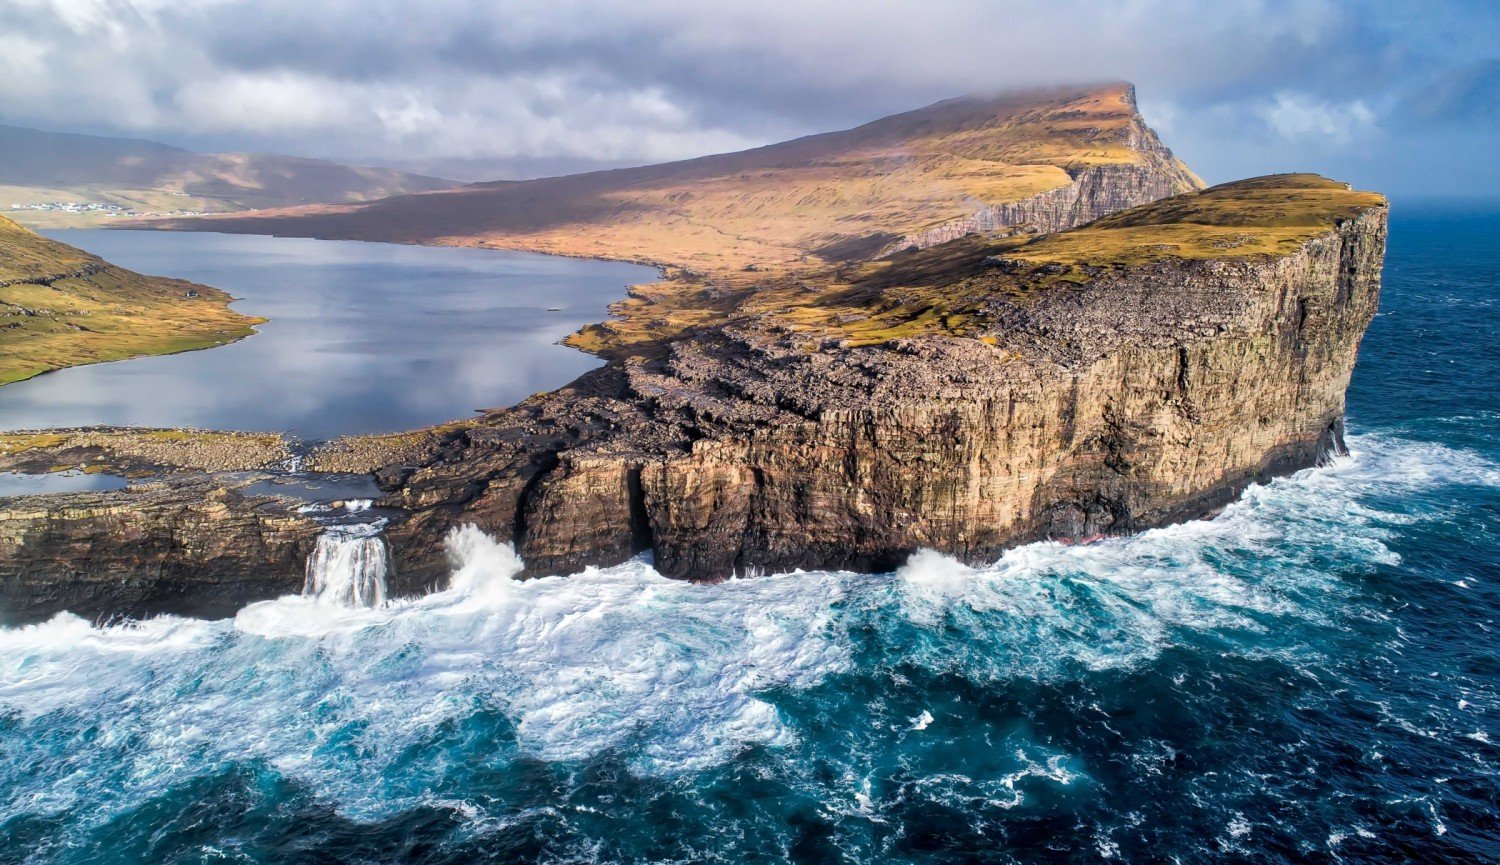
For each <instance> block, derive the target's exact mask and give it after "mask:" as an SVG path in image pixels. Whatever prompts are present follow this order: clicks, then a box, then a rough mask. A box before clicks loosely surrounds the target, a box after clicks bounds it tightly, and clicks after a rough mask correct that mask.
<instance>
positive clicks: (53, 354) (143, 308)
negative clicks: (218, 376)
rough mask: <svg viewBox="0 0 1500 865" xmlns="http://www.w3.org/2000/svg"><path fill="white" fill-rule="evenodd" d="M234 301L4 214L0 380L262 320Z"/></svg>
mask: <svg viewBox="0 0 1500 865" xmlns="http://www.w3.org/2000/svg"><path fill="white" fill-rule="evenodd" d="M233 300H234V298H232V297H230V296H229V295H228V294H226V293H225V292H222V291H219V290H218V289H215V288H209V287H208V286H203V285H196V284H194V283H190V282H186V281H183V280H180V279H166V278H162V277H154V276H142V275H141V274H138V273H135V272H133V271H129V270H126V269H124V268H122V267H116V266H114V265H112V264H110V263H108V262H106V261H104V260H103V259H101V258H99V257H97V256H94V255H90V254H88V253H86V252H84V251H82V250H80V249H75V248H74V247H71V246H68V245H67V244H64V243H58V242H57V241H54V240H49V239H47V238H45V237H42V236H41V235H39V234H36V233H35V232H32V231H30V230H28V229H26V228H23V227H22V226H20V225H17V224H16V223H14V222H12V221H11V220H9V219H6V218H4V217H0V384H8V383H10V382H14V381H21V380H22V379H27V378H31V377H32V376H36V375H40V374H41V373H44V372H50V371H52V370H55V369H62V368H64V367H69V366H80V365H83V364H89V363H102V362H104V361H111V360H123V359H125V358H130V357H139V356H142V355H152V354H172V353H174V352H180V351H191V350H193V349H199V348H211V347H213V346H216V345H222V344H224V343H226V342H232V341H234V340H237V339H242V338H244V337H246V336H249V335H250V334H251V333H254V326H255V325H257V324H260V323H262V322H264V321H265V319H261V318H253V317H250V316H245V315H241V314H239V313H238V312H235V311H234V310H232V309H230V308H229V304H230V302H231V301H233Z"/></svg>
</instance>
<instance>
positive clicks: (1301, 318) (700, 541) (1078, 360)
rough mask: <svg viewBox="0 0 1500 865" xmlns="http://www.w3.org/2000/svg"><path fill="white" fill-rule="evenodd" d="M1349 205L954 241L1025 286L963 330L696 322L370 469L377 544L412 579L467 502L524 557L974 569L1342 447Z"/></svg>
mask: <svg viewBox="0 0 1500 865" xmlns="http://www.w3.org/2000/svg"><path fill="white" fill-rule="evenodd" d="M1351 195H1352V194H1351ZM1365 204H1368V205H1369V206H1365ZM1365 204H1361V205H1359V206H1356V207H1354V208H1352V209H1350V210H1348V211H1347V214H1348V215H1347V216H1339V217H1336V218H1330V220H1329V222H1328V227H1327V228H1326V230H1322V231H1317V232H1315V233H1311V234H1307V235H1306V236H1305V237H1302V238H1301V239H1294V238H1287V237H1282V236H1280V235H1278V236H1277V237H1276V238H1275V240H1276V243H1277V244H1278V245H1279V247H1280V248H1282V249H1283V252H1281V253H1279V254H1257V255H1245V256H1235V255H1231V254H1229V253H1228V252H1227V249H1228V248H1232V245H1233V244H1235V243H1239V244H1242V245H1250V244H1252V243H1258V242H1260V240H1250V239H1246V238H1248V237H1249V236H1250V235H1249V234H1245V233H1241V234H1238V235H1236V234H1234V233H1233V231H1240V230H1241V228H1242V227H1236V228H1233V229H1231V233H1230V234H1229V235H1228V237H1229V238H1230V239H1229V240H1225V241H1215V243H1219V242H1224V243H1227V244H1230V246H1229V247H1226V252H1225V253H1223V257H1221V258H1212V257H1209V258H1193V257H1186V258H1181V257H1175V256H1164V257H1161V258H1157V259H1155V260H1149V261H1145V262H1143V263H1139V264H1130V265H1128V266H1125V267H1120V268H1114V269H1109V270H1107V271H1101V272H1099V273H1098V274H1096V275H1095V276H1093V277H1092V278H1090V279H1088V280H1087V281H1083V282H1072V281H1070V280H1068V279H1065V278H1064V279H1059V278H1057V274H1056V273H1055V271H1056V270H1057V269H1058V268H1060V267H1062V265H1059V264H1056V263H1042V264H1038V263H1037V262H1036V261H1030V260H1027V259H1025V258H1014V259H1008V258H1005V257H1003V256H999V257H997V256H995V255H986V254H984V253H985V252H986V251H987V250H985V249H983V248H976V249H974V250H972V254H971V256H970V257H971V258H972V257H976V256H977V257H978V261H979V263H980V264H981V265H984V266H987V267H988V268H989V269H991V270H994V271H999V272H1001V273H1002V274H1005V279H1003V280H1002V282H1003V283H1004V284H1006V285H1010V286H1012V287H1013V288H1014V287H1017V286H1020V287H1022V289H1023V290H1022V291H1021V293H1020V294H1019V295H1017V296H1012V295H1010V294H1006V293H1003V292H994V293H986V292H980V293H978V294H977V295H976V302H975V303H976V305H975V307H974V308H972V309H969V310H967V311H966V313H965V314H967V315H973V316H979V317H982V318H983V320H984V323H982V324H981V325H978V326H977V327H976V328H975V329H974V330H973V332H972V333H970V334H969V335H967V336H963V337H960V336H956V335H953V334H951V333H946V332H929V333H918V334H914V335H910V336H903V337H901V338H899V339H897V340H894V341H892V342H890V343H888V344H885V345H880V346H865V347H851V346H850V345H848V343H847V341H845V342H842V343H835V342H833V341H832V338H830V337H823V338H822V340H823V341H822V342H815V343H811V344H810V343H809V342H808V339H809V338H810V336H811V335H812V334H815V333H816V330H814V331H812V332H811V334H810V333H808V332H798V331H789V330H786V329H783V328H778V327H776V326H774V325H773V324H770V323H768V322H767V320H766V319H765V318H764V317H762V318H759V319H756V320H753V321H744V322H737V323H735V324H732V325H729V326H725V327H722V328H719V329H716V330H713V331H709V332H704V331H699V332H696V333H695V334H694V335H693V338H691V339H683V340H679V341H676V342H673V343H672V344H670V346H668V350H667V352H666V353H665V355H664V356H663V357H659V358H656V359H649V360H636V361H631V362H627V363H623V364H618V365H616V366H615V367H613V368H610V369H606V370H602V371H600V372H598V373H596V374H593V375H591V376H587V377H585V379H583V380H580V382H579V383H577V384H576V385H575V386H573V387H571V388H568V389H564V390H563V391H559V392H557V393H556V394H551V395H546V396H543V397H539V398H535V399H533V400H531V401H529V402H528V403H525V404H522V405H521V406H519V407H517V408H516V409H513V410H510V411H506V412H502V413H498V414H495V415H492V416H490V417H487V418H485V419H484V420H483V421H481V422H480V423H479V424H478V425H476V426H474V427H470V428H468V429H466V430H462V431H455V432H453V433H451V434H450V435H449V436H447V437H446V438H444V439H442V440H441V441H440V442H435V443H434V445H433V447H432V449H431V450H430V451H429V453H428V454H427V455H426V457H424V458H423V459H421V460H419V461H418V464H416V465H407V466H399V467H390V468H387V469H386V470H384V471H383V473H382V478H383V479H384V481H385V484H386V486H387V487H388V488H389V489H390V491H391V492H390V496H389V497H388V499H387V503H388V504H391V505H395V506H399V507H403V508H406V509H408V510H410V511H411V512H412V513H413V514H414V516H413V518H412V519H411V520H410V521H408V522H407V523H406V524H405V525H403V526H401V527H399V528H397V529H396V530H394V531H395V534H394V536H393V540H394V547H395V549H396V551H397V556H398V558H400V559H402V560H403V562H402V567H403V568H404V569H405V570H406V571H408V572H422V573H430V574H432V575H434V576H436V575H437V574H438V572H439V570H440V569H441V564H440V558H439V557H438V555H437V552H438V550H437V545H436V544H437V539H438V538H440V537H441V535H442V532H443V530H444V529H446V528H447V527H450V526H453V525H457V524H460V523H464V522H474V523H477V524H478V525H480V526H481V527H482V528H484V529H485V530H487V531H489V532H491V533H493V534H495V535H497V536H499V537H501V538H508V539H513V540H515V541H516V544H517V547H518V549H519V550H520V551H521V552H522V555H523V556H524V558H525V559H526V562H527V567H528V570H529V571H530V572H531V573H538V574H540V573H558V572H568V571H572V570H577V569H578V568H580V567H583V566H585V565H589V564H609V563H612V562H617V561H620V560H623V559H624V558H626V557H628V556H629V555H631V554H632V553H633V552H635V551H638V550H641V549H645V548H652V549H654V551H655V561H656V566H657V568H658V569H659V570H661V571H662V572H663V573H665V574H668V575H671V576H678V577H690V578H714V577H722V576H726V575H729V574H732V573H735V572H743V571H746V570H751V569H763V570H786V569H789V568H795V567H804V568H812V567H820V568H824V567H841V568H842V567H847V568H856V569H884V568H889V567H891V566H893V565H895V564H897V563H898V562H899V561H901V560H902V559H903V558H904V557H905V556H906V555H908V554H909V553H911V552H912V551H913V550H915V549H916V548H918V547H931V548H934V549H938V550H941V551H943V552H947V553H951V554H953V555H956V556H958V557H960V558H963V559H967V560H971V561H980V560H984V559H987V558H991V557H993V556H995V555H996V554H997V553H998V552H999V551H1000V550H1002V549H1004V548H1006V547H1009V546H1012V545H1014V544H1017V543H1021V542H1025V541H1030V540H1036V539H1041V538H1059V539H1070V540H1079V539H1087V538H1090V537H1093V536H1097V535H1104V534H1113V533H1121V532H1129V531H1137V530H1140V529H1143V528H1147V527H1151V526H1155V525H1161V524H1164V523H1167V522H1172V521H1176V520H1181V519H1186V518H1190V517H1195V516H1200V515H1203V514H1205V513H1208V512H1211V511H1213V510H1214V509H1216V508H1217V507H1220V506H1222V505H1223V504H1225V503H1226V502H1228V501H1229V500H1230V499H1231V498H1233V496H1235V495H1236V494H1237V493H1238V492H1239V491H1240V490H1241V489H1243V487H1244V486H1246V485H1247V484H1249V483H1250V482H1252V481H1255V480H1263V479H1266V478H1268V477H1271V476H1273V475H1277V474H1284V473H1287V472H1290V471H1293V470H1296V469H1299V468H1304V467H1308V466H1312V465H1314V464H1316V463H1317V462H1318V461H1319V460H1320V459H1322V458H1324V457H1325V456H1327V455H1328V454H1330V453H1332V452H1335V451H1337V450H1338V449H1339V448H1341V447H1342V442H1341V438H1340V428H1341V423H1342V417H1343V410H1344V391H1345V388H1346V387H1347V384H1348V380H1349V376H1350V373H1351V372H1352V369H1353V366H1354V361H1355V357H1356V353H1357V348H1358V344H1359V340H1360V337H1361V336H1362V334H1363V332H1364V330H1365V327H1366V326H1367V325H1368V323H1369V321H1370V320H1371V318H1372V317H1373V315H1374V313H1375V310H1376V308H1377V305H1378V302H1379V285H1380V268H1381V261H1382V257H1383V252H1384V242H1385V209H1384V207H1383V205H1380V204H1372V203H1370V202H1369V201H1368V199H1366V201H1365ZM1205 230H1206V229H1205ZM1154 237H1155V235H1153V234H1151V233H1150V232H1148V233H1147V236H1146V242H1145V247H1147V248H1149V247H1153V246H1156V245H1157V244H1155V243H1153V242H1150V241H1152V240H1153V239H1154ZM1235 238H1239V239H1235ZM1263 239H1264V238H1261V240H1263ZM1070 240H1073V239H1071V238H1070ZM918 266H919V269H920V264H919V265H918ZM1017 273H1019V276H1017ZM1014 280H1019V282H1016V281H1014ZM1038 281H1039V282H1038ZM1027 285H1030V286H1032V289H1033V290H1030V291H1027V290H1024V287H1025V286H1027ZM970 290H972V287H971V289H970ZM976 337H977V338H976ZM835 349H836V350H835Z"/></svg>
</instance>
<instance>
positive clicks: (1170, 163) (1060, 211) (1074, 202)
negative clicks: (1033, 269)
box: [882, 97, 1202, 254]
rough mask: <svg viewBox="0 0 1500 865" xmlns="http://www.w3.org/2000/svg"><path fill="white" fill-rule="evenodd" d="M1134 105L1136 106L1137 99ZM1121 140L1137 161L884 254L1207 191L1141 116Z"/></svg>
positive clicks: (1047, 228)
mask: <svg viewBox="0 0 1500 865" xmlns="http://www.w3.org/2000/svg"><path fill="white" fill-rule="evenodd" d="M1131 102H1132V104H1134V98H1133V97H1132V99H1131ZM1121 136H1122V137H1123V138H1124V139H1125V141H1126V147H1128V148H1129V149H1130V150H1131V151H1133V152H1135V153H1137V154H1139V156H1138V158H1137V161H1135V162H1129V163H1115V164H1105V165H1094V166H1089V167H1085V168H1075V169H1072V170H1070V171H1069V172H1068V175H1069V177H1070V178H1071V182H1070V183H1068V184H1067V185H1066V186H1060V187H1057V188H1056V189H1049V190H1047V191H1045V192H1039V193H1037V194H1036V195H1032V196H1028V197H1026V198H1022V199H1019V200H1016V201H1002V202H998V203H994V204H985V205H982V206H980V207H979V208H978V209H977V210H975V211H974V213H972V214H971V215H969V216H966V217H964V218H962V219H956V220H953V221H951V222H945V223H943V224H942V225H938V226H935V227H933V228H928V229H925V230H923V231H919V232H915V233H912V234H908V235H906V236H905V237H903V238H901V239H900V240H897V241H895V242H894V243H891V244H890V245H889V246H887V247H886V248H885V249H884V250H882V252H883V253H884V254H889V253H893V252H896V251H898V250H902V249H907V248H910V247H916V248H918V249H925V248H926V247H929V246H934V245H936V244H939V243H947V242H948V241H950V240H957V239H958V238H960V237H963V236H965V235H968V234H980V233H987V232H997V231H1005V230H1007V229H1009V230H1020V231H1030V232H1034V233H1040V234H1051V233H1053V232H1058V231H1067V230H1068V229H1070V228H1076V227H1078V226H1080V225H1083V224H1085V223H1089V222H1093V221H1094V220H1096V219H1099V218H1100V217H1103V216H1107V215H1109V214H1111V213H1116V212H1118V211H1121V210H1126V209H1129V208H1131V207H1137V206H1139V205H1142V204H1149V203H1151V202H1153V201H1156V200H1157V199H1161V198H1166V197H1167V196H1170V195H1177V194H1178V193H1182V192H1188V191H1190V190H1193V189H1197V188H1199V187H1200V186H1202V183H1201V182H1200V181H1199V180H1198V178H1197V176H1196V175H1194V174H1193V173H1192V172H1191V171H1189V170H1188V169H1187V167H1186V166H1184V165H1183V164H1182V163H1181V162H1180V161H1178V160H1177V158H1176V157H1174V156H1173V155H1172V151H1170V150H1168V149H1167V147H1166V145H1164V144H1162V143H1161V139H1160V138H1158V137H1157V135H1156V132H1155V131H1153V130H1152V129H1151V127H1149V126H1147V125H1146V124H1145V123H1144V122H1142V121H1141V120H1140V118H1139V116H1137V117H1134V118H1132V121H1131V123H1130V124H1129V126H1128V127H1126V129H1125V130H1123V131H1122V133H1121Z"/></svg>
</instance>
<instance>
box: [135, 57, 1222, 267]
mask: <svg viewBox="0 0 1500 865" xmlns="http://www.w3.org/2000/svg"><path fill="white" fill-rule="evenodd" d="M1148 162H1149V163H1150V164H1151V165H1152V166H1153V168H1159V169H1160V170H1161V171H1163V172H1167V173H1168V174H1170V175H1171V176H1172V177H1173V178H1174V179H1175V181H1176V182H1177V185H1178V186H1179V187H1180V190H1181V191H1186V190H1188V189H1191V188H1195V187H1196V186H1199V185H1201V184H1200V183H1199V182H1198V181H1197V178H1196V177H1194V176H1193V175H1192V173H1191V172H1189V171H1188V170H1187V169H1186V168H1185V167H1183V166H1182V164H1181V163H1180V162H1178V161H1177V160H1176V159H1175V158H1172V157H1171V155H1170V153H1169V152H1167V151H1166V149H1165V148H1164V147H1161V144H1160V142H1159V141H1158V140H1157V139H1156V136H1155V134H1154V133H1152V132H1151V130H1150V129H1149V128H1148V127H1147V126H1146V125H1145V123H1144V121H1143V120H1142V119H1141V117H1140V115H1139V114H1138V113H1137V111H1136V106H1135V98H1134V91H1133V89H1132V88H1131V87H1130V85H1128V84H1124V83H1116V84H1108V85H1103V86H1092V87H1077V88H1068V89H1061V90H1047V91H1032V92H1025V93H1012V94H1008V95H1003V96H996V97H964V98H960V99H952V100H948V101H946V102H940V103H937V104H936V105H932V106H928V107H927V108H923V109H919V110H916V111H911V112H907V113H905V114H898V115H894V116H891V117H887V118H884V119H882V120H877V121H875V122H873V123H869V124H866V125H864V126H861V127H858V128H856V129H850V130H845V131H842V132H831V133H825V134H822V135H814V136H809V137H807V138H800V139H797V140H795V141H788V142H784V143H781V144H775V145H771V146H768V147H761V148H757V149H754V150H747V151H744V152H740V153H730V154H722V155H717V156H707V157H702V158H699V159H691V160H686V161H683V162H674V163H668V164H665V165H654V166H646V167H642V168H630V169H620V170H616V171H601V172H593V173H590V174H579V175H572V176H568V177H554V178H545V179H541V180H530V181H522V182H500V183H482V184H474V185H471V186H465V187H462V188H459V189H455V190H449V191H443V192H434V193H427V194H423V195H408V196H399V197H396V198H389V199H384V200H381V201H374V202H368V203H364V204H355V205H345V206H317V207H308V208H296V209H288V210H281V211H271V212H262V213H258V214H254V215H236V216H232V217H215V218H211V219H210V220H208V221H203V220H180V221H173V222H169V223H164V225H165V227H173V228H181V229H187V230H202V229H204V228H210V229H212V230H215V231H235V232H247V233H262V234H281V235H298V236H310V237H326V238H351V239H359V240H386V241H396V242H406V243H440V244H453V245H471V246H472V245H478V246H494V247H504V248H514V249H527V250H533V251H538V252H548V253H558V254H564V255H578V256H589V257H599V258H615V259H623V260H633V261H649V262H654V263H660V264H672V265H676V266H679V267H683V268H687V269H691V270H695V271H701V272H705V273H711V274H713V275H714V276H715V278H716V279H717V280H718V281H720V282H725V281H728V282H737V283H744V282H748V281H754V280H757V279H760V278H761V277H760V276H753V275H752V276H746V275H744V274H745V273H747V271H746V268H747V267H753V268H755V271H758V272H762V273H764V272H772V273H788V272H792V271H796V270H802V269H808V268H814V269H816V268H820V267H821V266H822V265H823V261H822V259H820V258H819V257H818V253H819V252H825V253H826V250H827V249H829V248H830V247H837V246H839V245H850V244H853V245H856V246H858V245H859V244H860V242H861V241H866V242H867V245H873V248H871V249H870V250H869V251H870V252H873V251H874V250H875V249H878V248H879V247H880V245H881V238H887V240H886V242H889V240H892V239H895V238H896V237H900V236H902V235H905V234H909V233H913V232H917V231H922V230H925V229H928V228H931V227H934V226H937V225H942V224H945V223H948V222H951V221H953V220H955V219H961V218H964V217H967V216H969V215H971V214H972V213H973V212H974V211H975V210H976V209H977V208H979V207H981V206H984V205H990V204H997V203H1003V202H1012V201H1018V200H1022V199H1025V198H1028V197H1030V196H1034V195H1037V194H1039V193H1042V192H1045V191H1047V190H1051V189H1056V188H1058V187H1062V186H1066V185H1068V184H1069V183H1071V182H1072V175H1073V174H1074V173H1076V172H1079V171H1082V170H1084V169H1087V168H1090V167H1095V166H1101V165H1112V164H1147V163H1148Z"/></svg>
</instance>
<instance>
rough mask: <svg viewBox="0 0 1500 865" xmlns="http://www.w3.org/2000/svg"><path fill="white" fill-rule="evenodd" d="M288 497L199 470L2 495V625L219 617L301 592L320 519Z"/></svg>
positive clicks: (0, 535)
mask: <svg viewBox="0 0 1500 865" xmlns="http://www.w3.org/2000/svg"><path fill="white" fill-rule="evenodd" d="M296 504H297V503H296V502H293V501H290V500H286V499H280V498H275V497H266V496H260V497H249V496H243V495H240V494H239V493H237V492H234V491H232V490H227V489H224V488H222V487H217V486H215V485H214V484H212V483H209V482H206V481H193V482H187V481H178V482H174V483H172V484H152V485H149V486H146V487H141V488H135V489H127V490H120V491H117V492H112V493H72V494H66V495H48V496H30V497H26V498H19V499H10V500H0V625H17V624H25V623H28V622H35V621H40V620H43V619H47V618H50V617H51V616H53V615H55V614H56V613H59V612H61V611H63V610H68V611H70V612H73V613H76V614H78V615H80V616H84V617H87V618H96V619H98V618H109V617H114V616H144V615H154V614H158V613H177V614H181V615H192V616H202V617H207V618H218V617H223V616H232V615H234V613H235V611H236V610H238V609H239V608H240V607H242V606H244V605H245V604H246V603H248V602H250V601H255V600H261V599H264V598H274V597H278V596H280V595H285V594H292V593H295V592H299V591H301V589H302V581H303V575H304V562H305V561H306V558H307V554H308V553H309V552H310V551H311V550H312V547H313V544H314V542H315V539H316V537H317V535H318V534H319V532H320V531H321V529H320V527H318V526H317V525H316V524H315V523H313V521H312V520H310V519H308V518H306V517H304V516H301V515H299V514H298V513H297V512H296V509H295V505H296Z"/></svg>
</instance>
